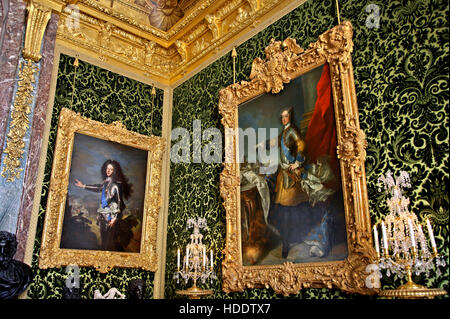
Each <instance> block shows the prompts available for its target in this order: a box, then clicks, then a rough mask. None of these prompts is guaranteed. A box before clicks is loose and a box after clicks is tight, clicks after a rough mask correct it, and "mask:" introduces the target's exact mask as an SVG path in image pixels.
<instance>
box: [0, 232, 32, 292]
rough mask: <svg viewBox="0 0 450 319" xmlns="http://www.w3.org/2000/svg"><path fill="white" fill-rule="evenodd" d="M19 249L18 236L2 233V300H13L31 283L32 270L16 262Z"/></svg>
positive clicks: (0, 245)
mask: <svg viewBox="0 0 450 319" xmlns="http://www.w3.org/2000/svg"><path fill="white" fill-rule="evenodd" d="M16 249H17V240H16V235H14V234H12V233H10V232H7V231H0V299H13V298H16V297H17V296H18V295H20V294H21V293H22V292H23V291H25V289H26V288H27V287H28V285H29V284H30V282H31V268H30V266H28V265H27V264H24V263H23V262H20V261H17V260H14V259H13V257H14V255H15V253H16Z"/></svg>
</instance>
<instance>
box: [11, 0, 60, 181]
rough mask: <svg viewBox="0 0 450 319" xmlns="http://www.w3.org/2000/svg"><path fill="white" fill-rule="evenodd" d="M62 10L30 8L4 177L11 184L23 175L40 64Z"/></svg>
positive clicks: (33, 1)
mask: <svg viewBox="0 0 450 319" xmlns="http://www.w3.org/2000/svg"><path fill="white" fill-rule="evenodd" d="M59 9H60V7H59V6H58V3H55V2H53V1H50V0H48V1H47V0H29V1H28V4H27V22H26V23H27V24H26V31H25V41H24V46H23V49H22V57H23V58H24V60H22V61H21V62H20V65H19V74H18V77H19V80H18V84H17V91H16V95H15V97H14V105H13V110H12V112H11V121H10V124H9V125H10V126H9V131H8V133H7V144H6V148H5V150H4V153H5V154H6V157H5V159H4V166H3V170H2V176H3V177H5V178H7V179H6V180H7V181H8V182H13V181H14V180H16V179H18V178H19V177H20V174H21V172H22V169H21V168H20V166H21V161H22V159H23V154H24V152H25V141H24V138H25V135H26V133H27V131H28V128H29V126H30V120H29V118H28V116H29V113H30V112H31V107H32V104H33V95H32V94H33V91H34V82H35V75H36V73H37V72H38V71H39V65H38V64H37V62H39V61H40V60H41V58H42V55H41V46H42V40H43V38H44V32H45V29H46V27H47V24H48V21H49V20H50V17H51V14H52V10H56V11H58V10H59Z"/></svg>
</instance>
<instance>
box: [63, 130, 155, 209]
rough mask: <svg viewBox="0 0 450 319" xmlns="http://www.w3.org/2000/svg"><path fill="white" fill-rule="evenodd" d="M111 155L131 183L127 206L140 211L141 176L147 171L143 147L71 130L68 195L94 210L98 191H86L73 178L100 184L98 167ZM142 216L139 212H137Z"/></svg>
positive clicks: (99, 195)
mask: <svg viewBox="0 0 450 319" xmlns="http://www.w3.org/2000/svg"><path fill="white" fill-rule="evenodd" d="M108 159H112V160H115V161H117V162H119V164H120V166H121V168H122V171H123V173H124V175H125V176H126V177H127V178H128V181H129V182H130V183H132V184H133V186H132V189H133V192H132V194H131V196H130V198H129V199H128V200H125V205H126V208H127V209H132V210H134V209H138V210H139V211H140V214H142V211H143V204H144V194H145V178H146V171H147V151H144V150H141V149H137V148H133V147H130V146H125V145H121V144H118V143H114V142H109V141H106V140H102V139H98V138H95V137H91V136H88V135H84V134H79V133H75V137H74V146H73V152H72V163H71V169H70V176H69V187H68V195H69V196H70V197H71V200H76V201H78V202H79V203H80V204H83V205H85V206H86V208H88V207H89V208H90V212H91V213H92V209H94V208H95V210H96V209H97V208H98V207H99V205H100V197H101V193H94V192H90V191H86V190H84V189H82V188H79V187H76V186H75V179H78V180H80V181H82V182H83V183H84V184H88V185H89V184H101V183H102V175H101V167H102V165H103V163H104V162H105V161H106V160H108ZM140 216H142V215H140Z"/></svg>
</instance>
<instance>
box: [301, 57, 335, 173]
mask: <svg viewBox="0 0 450 319" xmlns="http://www.w3.org/2000/svg"><path fill="white" fill-rule="evenodd" d="M316 88H317V100H316V104H315V106H314V112H313V115H312V117H311V121H310V123H309V125H308V130H307V132H306V136H305V142H306V148H307V158H308V161H309V162H310V163H315V162H316V161H317V159H318V158H319V157H322V156H329V163H330V165H331V168H332V169H333V172H334V173H335V176H340V174H339V162H338V159H337V156H336V147H337V136H336V121H335V117H334V107H333V97H332V92H331V77H330V67H329V65H328V63H325V65H324V66H323V71H322V75H321V76H320V80H319V82H318V83H317V87H316Z"/></svg>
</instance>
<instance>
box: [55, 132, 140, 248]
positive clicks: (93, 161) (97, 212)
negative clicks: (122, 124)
mask: <svg viewBox="0 0 450 319" xmlns="http://www.w3.org/2000/svg"><path fill="white" fill-rule="evenodd" d="M146 156H147V152H145V151H142V150H138V149H133V148H132V147H128V146H124V145H121V144H117V143H112V142H109V141H104V140H100V139H96V138H93V137H90V136H86V135H82V134H76V136H75V143H74V151H73V155H72V167H71V174H70V177H69V188H68V196H67V201H66V210H65V214H64V223H63V231H62V237H61V248H72V249H91V250H107V251H124V252H139V249H140V235H141V234H140V232H141V224H142V216H143V199H144V189H145V172H146V167H147V166H146V165H147V164H146V161H147V157H146Z"/></svg>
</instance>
